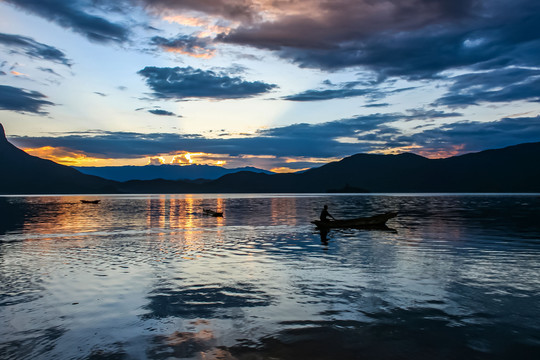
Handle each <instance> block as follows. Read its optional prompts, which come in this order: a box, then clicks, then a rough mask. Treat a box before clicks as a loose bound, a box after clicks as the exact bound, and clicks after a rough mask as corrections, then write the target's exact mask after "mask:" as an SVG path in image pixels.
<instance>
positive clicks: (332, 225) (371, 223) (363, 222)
mask: <svg viewBox="0 0 540 360" xmlns="http://www.w3.org/2000/svg"><path fill="white" fill-rule="evenodd" d="M396 216H397V212H387V213H384V214H379V215H374V216H370V217H360V218H355V219H346V220H334V221H320V220H314V221H312V222H311V223H312V224H315V225H316V226H317V227H318V228H319V229H345V228H370V227H381V226H384V225H385V224H386V222H387V221H388V220H389V219H392V218H394V217H396Z"/></svg>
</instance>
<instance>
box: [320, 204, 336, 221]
mask: <svg viewBox="0 0 540 360" xmlns="http://www.w3.org/2000/svg"><path fill="white" fill-rule="evenodd" d="M329 217H330V218H332V220H336V219H335V218H334V217H333V216H332V215H330V213H329V212H328V205H324V207H323V209H322V211H321V217H320V219H321V221H323V222H328V221H330V219H328V218H329Z"/></svg>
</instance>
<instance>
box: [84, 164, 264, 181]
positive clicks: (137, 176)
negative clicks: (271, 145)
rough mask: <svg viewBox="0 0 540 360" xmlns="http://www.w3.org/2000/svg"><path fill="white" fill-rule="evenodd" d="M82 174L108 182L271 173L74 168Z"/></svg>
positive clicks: (203, 168) (181, 168)
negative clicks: (107, 180) (237, 173)
mask: <svg viewBox="0 0 540 360" xmlns="http://www.w3.org/2000/svg"><path fill="white" fill-rule="evenodd" d="M74 168H75V169H77V170H79V171H80V172H82V173H83V174H87V175H95V176H99V177H102V178H105V179H109V180H115V181H128V180H154V179H165V180H197V179H206V180H215V179H217V178H220V177H222V176H223V175H227V174H232V173H236V172H239V171H252V172H256V173H265V174H271V173H272V172H270V171H267V170H262V169H257V168H255V167H251V166H247V167H243V168H235V169H227V168H224V167H221V166H212V165H182V166H179V165H146V166H102V167H97V166H79V167H74Z"/></svg>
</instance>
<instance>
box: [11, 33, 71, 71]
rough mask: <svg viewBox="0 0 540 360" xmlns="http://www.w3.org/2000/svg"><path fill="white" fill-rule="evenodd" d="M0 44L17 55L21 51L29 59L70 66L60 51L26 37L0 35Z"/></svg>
mask: <svg viewBox="0 0 540 360" xmlns="http://www.w3.org/2000/svg"><path fill="white" fill-rule="evenodd" d="M0 44H1V45H4V46H5V47H7V48H8V49H10V50H11V51H12V52H16V53H17V52H19V51H22V53H23V54H24V55H26V56H29V57H31V58H35V59H41V60H48V61H53V62H56V63H59V64H64V65H66V66H71V62H70V61H69V60H68V59H67V58H66V55H65V54H64V53H63V52H62V51H60V50H58V49H57V48H55V47H53V46H50V45H46V44H42V43H40V42H37V41H35V40H34V39H32V38H29V37H26V36H21V35H15V34H5V33H0Z"/></svg>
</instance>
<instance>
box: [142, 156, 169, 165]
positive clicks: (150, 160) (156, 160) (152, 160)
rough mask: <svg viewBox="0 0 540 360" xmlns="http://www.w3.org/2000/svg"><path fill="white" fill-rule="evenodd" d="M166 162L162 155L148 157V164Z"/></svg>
mask: <svg viewBox="0 0 540 360" xmlns="http://www.w3.org/2000/svg"><path fill="white" fill-rule="evenodd" d="M163 164H165V159H164V158H162V157H161V156H158V157H151V158H149V159H148V163H147V164H146V165H163Z"/></svg>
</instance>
